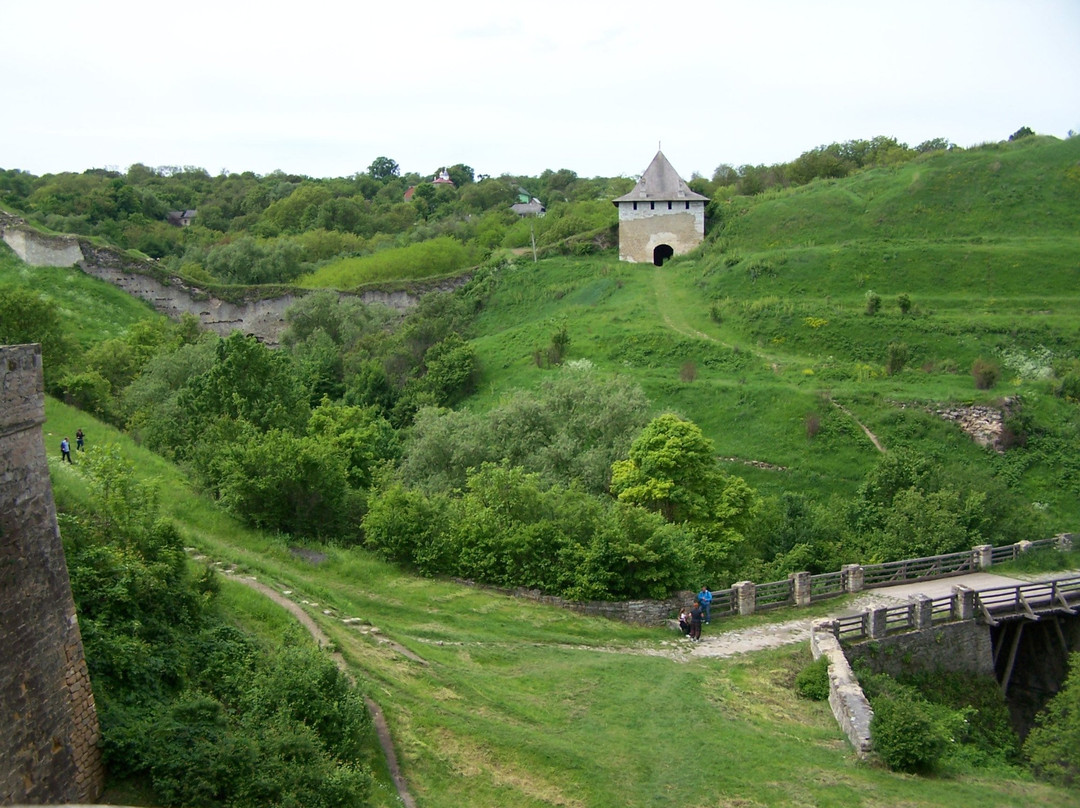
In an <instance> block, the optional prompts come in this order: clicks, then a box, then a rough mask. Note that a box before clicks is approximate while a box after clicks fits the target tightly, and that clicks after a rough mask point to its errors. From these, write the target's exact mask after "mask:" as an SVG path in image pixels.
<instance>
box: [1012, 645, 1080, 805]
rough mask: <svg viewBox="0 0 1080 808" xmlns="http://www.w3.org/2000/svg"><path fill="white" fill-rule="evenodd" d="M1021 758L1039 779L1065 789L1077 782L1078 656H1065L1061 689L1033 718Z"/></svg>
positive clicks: (1079, 723)
mask: <svg viewBox="0 0 1080 808" xmlns="http://www.w3.org/2000/svg"><path fill="white" fill-rule="evenodd" d="M1024 755H1025V756H1026V757H1027V758H1028V760H1029V761H1030V762H1031V768H1032V769H1034V770H1035V773H1036V774H1037V775H1038V776H1039V777H1042V778H1044V779H1046V780H1051V781H1053V782H1056V783H1060V784H1061V785H1066V786H1072V785H1075V784H1076V783H1077V782H1078V781H1080V653H1074V654H1071V655H1070V656H1069V673H1068V675H1067V676H1066V677H1065V684H1064V686H1063V687H1062V688H1061V690H1059V691H1058V693H1057V695H1055V696H1054V697H1053V698H1052V699H1050V701H1049V702H1048V703H1047V705H1046V708H1045V709H1044V710H1043V711H1042V712H1041V713H1039V715H1038V716H1036V718H1035V726H1034V727H1033V728H1032V730H1031V732H1030V733H1029V734H1028V736H1027V739H1026V740H1025V741H1024Z"/></svg>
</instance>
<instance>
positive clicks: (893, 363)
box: [885, 342, 908, 376]
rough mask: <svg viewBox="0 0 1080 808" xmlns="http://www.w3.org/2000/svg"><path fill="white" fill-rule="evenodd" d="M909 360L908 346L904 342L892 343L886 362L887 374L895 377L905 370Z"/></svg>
mask: <svg viewBox="0 0 1080 808" xmlns="http://www.w3.org/2000/svg"><path fill="white" fill-rule="evenodd" d="M907 360H908V346H907V343H904V342H890V343H889V355H888V358H887V359H886V360H885V372H886V373H887V374H888V375H889V376H893V375H895V374H897V373H899V372H900V371H901V370H903V368H904V365H905V364H907Z"/></svg>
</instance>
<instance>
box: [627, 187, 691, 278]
mask: <svg viewBox="0 0 1080 808" xmlns="http://www.w3.org/2000/svg"><path fill="white" fill-rule="evenodd" d="M650 204H652V203H649V202H639V203H638V209H637V210H636V211H635V210H634V209H633V205H632V203H629V202H620V203H619V260H620V261H629V262H631V263H639V264H651V263H652V262H653V250H655V249H656V248H657V247H659V246H660V245H661V244H667V245H668V246H669V247H671V248H672V250H674V252H675V255H682V254H684V253H687V252H690V250H692V249H694V248H695V247H697V246H698V245H699V244H701V242H702V240H703V239H704V237H705V204H704V203H703V202H690V203H689V204H690V208H689V210H687V209H686V208H685V207H682V209H680V207H681V206H683V205H684V204H685V203H683V202H673V203H672V209H671V210H670V211H669V210H668V209H667V202H656V203H655V205H656V207H655V208H650V207H649V205H650Z"/></svg>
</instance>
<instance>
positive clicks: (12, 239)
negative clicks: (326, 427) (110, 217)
mask: <svg viewBox="0 0 1080 808" xmlns="http://www.w3.org/2000/svg"><path fill="white" fill-rule="evenodd" d="M0 235H2V237H3V239H4V242H5V243H7V245H8V246H9V247H11V249H12V250H14V251H15V254H16V255H18V256H19V258H21V259H22V260H23V261H24V262H25V263H26V264H28V265H30V266H38V267H41V266H59V267H67V266H77V267H78V268H79V269H81V270H82V271H83V272H85V273H86V274H88V275H93V276H94V277H95V278H100V279H101V280H103V281H107V282H109V283H111V284H113V285H114V286H118V287H119V288H121V289H123V290H124V291H125V292H127V293H128V294H130V295H133V296H134V297H137V298H140V299H141V300H145V301H146V302H148V303H149V304H150V305H152V306H153V307H154V308H155V309H157V310H158V311H160V312H161V313H162V314H165V315H167V316H169V317H172V318H173V319H179V318H180V316H181V315H182V314H185V313H187V314H192V315H194V316H195V317H197V318H198V319H199V322H200V323H201V324H202V326H203V328H205V329H207V330H208V331H213V332H215V333H217V334H220V335H221V336H227V335H229V334H231V333H232V332H233V331H241V332H243V333H245V334H252V335H254V336H256V337H258V338H259V339H260V340H262V341H263V342H265V343H266V344H268V345H272V346H276V345H277V344H278V342H279V340H280V337H281V332H282V331H283V330H284V329H285V310H286V309H287V308H288V307H289V306H291V305H292V304H293V303H295V302H296V301H297V300H298V299H299V298H300V297H301V296H303V295H304V294H305V293H306V292H305V290H302V289H296V290H295V291H292V292H289V293H287V294H282V295H278V296H275V297H266V298H257V297H254V296H252V297H251V298H250V299H248V300H244V301H242V302H230V301H228V300H222V299H220V298H218V297H215V296H214V295H213V294H211V293H210V292H208V291H206V290H205V289H201V288H199V287H197V286H193V285H191V284H189V283H187V282H185V281H184V280H183V279H181V278H179V277H176V276H170V275H169V274H168V273H167V272H165V271H164V270H163V269H162V267H161V266H160V265H159V264H158V262H156V261H152V260H139V259H137V258H134V257H132V256H130V255H128V254H126V253H123V252H120V251H118V250H114V249H110V248H106V247H98V246H96V245H94V244H92V243H91V242H90V241H89V240H88V239H84V238H79V237H77V236H49V235H45V234H43V233H39V232H38V231H36V230H34V229H32V228H30V227H28V226H27V225H26V223H25V222H24V221H23V220H22V219H19V218H18V217H16V216H11V215H10V214H6V213H3V212H2V211H0ZM464 282H465V279H463V278H458V279H453V280H449V281H440V282H436V283H432V284H426V285H421V284H418V285H416V286H415V287H414V288H413V289H410V290H408V291H404V290H392V291H391V290H381V289H369V290H365V291H363V292H361V293H359V294H355V295H349V294H345V293H342V294H341V296H342V297H354V298H356V297H358V298H359V299H360V300H361V301H363V302H364V303H367V304H381V305H383V306H388V307H389V308H391V309H394V310H396V311H399V312H402V313H404V312H406V311H408V310H409V309H411V308H412V307H413V306H415V305H416V304H417V302H419V300H420V298H421V297H422V296H423V295H424V294H427V293H428V292H434V291H451V290H452V289H454V288H456V287H457V286H460V285H461V284H462V283H464Z"/></svg>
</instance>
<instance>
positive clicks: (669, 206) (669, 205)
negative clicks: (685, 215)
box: [667, 202, 671, 210]
mask: <svg viewBox="0 0 1080 808" xmlns="http://www.w3.org/2000/svg"><path fill="white" fill-rule="evenodd" d="M667 209H668V210H671V203H670V202H668V203H667Z"/></svg>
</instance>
